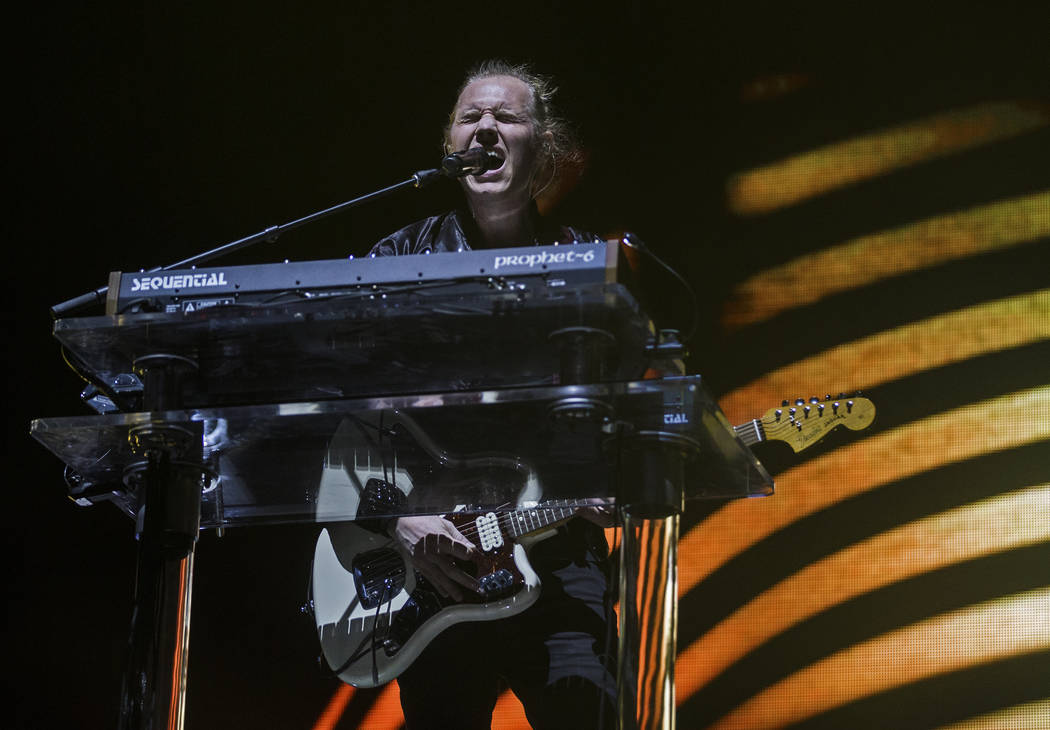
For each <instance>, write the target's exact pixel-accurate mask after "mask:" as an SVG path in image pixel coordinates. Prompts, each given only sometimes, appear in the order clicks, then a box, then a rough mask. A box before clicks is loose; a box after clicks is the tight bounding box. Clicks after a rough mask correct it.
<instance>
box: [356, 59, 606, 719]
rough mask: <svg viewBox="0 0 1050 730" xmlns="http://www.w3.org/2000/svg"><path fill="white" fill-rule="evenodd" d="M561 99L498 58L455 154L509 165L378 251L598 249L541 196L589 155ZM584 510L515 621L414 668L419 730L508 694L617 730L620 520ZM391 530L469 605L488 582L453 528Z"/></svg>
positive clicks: (409, 706) (471, 184)
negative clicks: (475, 573)
mask: <svg viewBox="0 0 1050 730" xmlns="http://www.w3.org/2000/svg"><path fill="white" fill-rule="evenodd" d="M553 93H554V89H553V87H552V85H551V84H550V82H549V81H548V80H547V79H544V78H542V77H540V76H538V75H536V74H535V73H533V72H532V71H531V70H530V69H529V68H528V67H527V66H519V65H510V64H507V63H504V62H502V61H487V62H485V63H482V64H480V65H478V66H477V67H476V68H474V69H473V70H472V71H471V72H470V73H469V74H468V75H467V77H466V80H465V81H464V83H463V85H462V86H461V87H460V91H459V94H458V97H457V99H456V103H455V106H454V107H453V109H452V113H451V114H450V115H449V121H448V125H447V126H446V128H445V151H446V154H449V153H452V152H454V151H463V150H468V149H474V148H483V149H484V150H486V151H490V152H491V153H492V154H493V155H495V156H496V158H498V166H497V167H495V169H490V170H487V171H485V172H483V173H481V174H478V175H473V176H467V177H465V178H463V179H462V186H463V191H464V194H465V197H466V207H465V208H464V209H459V210H455V211H452V212H449V213H445V214H443V215H437V216H432V217H430V218H426V219H424V220H422V221H418V222H416V223H413V224H411V225H409V226H406V227H405V228H402V229H401V230H399V231H397V232H395V233H393V234H391V235H390V236H387V237H386V238H384V239H383V240H381V241H380V242H379V243H378V244H376V246H375V247H374V248H373V250H372V254H373V255H376V256H385V255H404V254H420V253H433V254H445V253H452V252H456V251H464V250H469V249H478V248H504V247H512V246H528V245H533V244H552V243H559V244H568V245H571V244H573V243H578V242H590V241H594V240H595V239H594V237H593V236H586V235H584V234H581V233H580V232H579V231H577V230H576V229H573V228H569V227H559V226H551V225H550V224H549V223H547V222H546V221H544V220H543V218H542V217H541V216H540V215H539V212H538V209H537V206H536V198H537V196H538V195H539V194H540V193H541V192H542V191H543V190H544V189H546V188H548V187H549V186H551V185H552V184H553V183H554V182H555V181H556V180H557V178H558V175H559V173H560V172H561V171H564V169H565V167H566V166H567V165H570V164H573V163H575V162H577V161H578V158H579V152H578V150H577V148H576V145H575V143H574V141H573V138H572V136H571V134H570V133H569V131H568V127H567V125H566V124H565V122H564V121H562V120H561V119H560V118H559V117H558V116H557V114H556V113H555V111H554V108H553V106H552V97H553ZM494 164H495V163H494ZM581 516H582V517H583V518H585V519H580V518H579V517H577V518H574V519H572V520H570V521H569V522H568V523H566V524H565V525H563V526H562V527H561V528H559V530H558V533H557V534H556V535H555V536H554V537H551V538H550V539H547V540H545V541H543V542H541V543H539V544H538V545H537V546H536V547H535V548H534V549H533V551H532V553H531V554H530V560H531V562H532V564H533V567H534V568H535V569H536V572H537V574H538V575H539V576H540V579H541V582H542V589H541V593H540V597H539V599H538V601H537V602H536V604H534V605H533V606H531V607H530V608H528V609H526V610H525V611H524V612H522V613H520V614H518V615H516V616H512V617H509V618H505V619H501V620H496V621H484V622H473V623H461V624H457V625H454V626H452V627H450V628H449V629H446V630H445V631H443V632H442V633H441V634H439V635H438V636H437V638H435V639H434V640H433V641H432V642H431V643H430V645H429V646H428V647H427V648H426V649H425V650H424V651H423V653H422V654H421V655H420V656H419V657H418V658H417V659H416V661H415V662H414V663H413V664H412V665H411V666H410V667H409V668H408V669H407V670H405V671H404V672H403V673H402V674H401V676H400V677H399V678H398V682H399V684H400V690H401V705H402V708H403V710H404V713H405V719H406V721H407V724H408V727H409V728H411V729H412V730H417V729H418V728H428V727H432V728H453V727H454V728H488V727H489V726H490V723H491V716H492V709H493V707H494V706H495V703H496V699H497V697H498V695H499V693H500V691H501V690H502V689H503V688H504V687H506V686H509V687H510V689H511V690H513V691H514V693H515V694H516V695H517V696H518V698H519V699H520V700H521V702H522V704H523V705H524V707H525V712H526V715H527V717H528V719H529V722H530V723H531V724H532V726H533V727H534V728H566V727H571V728H577V729H578V730H584V729H586V728H598V727H614V726H615V717H616V671H615V662H614V659H613V658H612V655H613V653H614V652H615V645H616V642H615V634H614V632H613V630H612V628H611V626H610V621H609V619H610V618H611V611H610V606H611V598H610V596H609V581H608V565H607V558H608V545H607V544H606V541H605V536H604V533H603V531H602V528H601V525H607V524H609V522H610V519H609V513H608V512H606V511H604V510H602V509H599V508H591V509H588V510H584V511H583V512H581ZM387 530H388V532H389V533H390V534H391V535H392V536H393V537H394V539H395V540H396V541H397V542H399V543H400V544H401V545H402V547H404V548H405V549H406V550H407V551H408V552H409V554H411V555H412V560H413V564H414V567H415V568H416V570H418V571H419V572H420V573H421V574H422V575H423V576H425V577H426V578H427V579H428V581H429V582H430V583H431V584H432V585H433V586H434V587H435V588H436V589H437V590H438V591H439V592H440V593H442V594H443V595H445V596H447V597H451V598H453V599H457V600H460V599H462V598H463V596H464V593H465V592H467V591H472V590H474V589H475V588H476V587H477V586H476V584H475V580H474V578H473V577H471V576H470V575H469V574H468V573H467V572H465V571H463V570H462V569H460V567H458V566H457V564H456V562H455V561H456V560H461V561H462V560H467V561H469V560H471V559H472V558H473V557H474V556H475V555H476V550H477V548H476V546H475V545H473V544H472V543H471V542H470V541H469V540H468V539H467V538H465V537H464V536H463V535H462V534H461V533H460V532H459V531H458V530H457V529H456V528H455V526H454V525H453V524H452V523H451V522H449V521H448V520H446V519H444V518H442V517H440V516H428V515H421V516H409V517H401V518H399V519H396V520H394V521H392V522H391V523H389V525H388V527H387Z"/></svg>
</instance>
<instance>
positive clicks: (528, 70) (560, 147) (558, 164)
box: [443, 59, 583, 197]
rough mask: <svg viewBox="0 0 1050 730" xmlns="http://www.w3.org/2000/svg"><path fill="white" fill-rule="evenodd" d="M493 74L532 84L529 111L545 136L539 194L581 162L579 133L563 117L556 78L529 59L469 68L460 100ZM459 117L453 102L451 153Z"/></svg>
mask: <svg viewBox="0 0 1050 730" xmlns="http://www.w3.org/2000/svg"><path fill="white" fill-rule="evenodd" d="M492 76H510V77H511V78H515V79H518V80H519V81H521V82H522V83H523V84H525V85H526V86H527V87H528V88H529V92H530V94H531V103H530V109H529V113H530V116H531V117H532V125H533V129H534V132H535V135H536V138H537V139H542V140H543V142H542V147H541V149H540V158H539V164H538V165H537V169H536V174H535V177H534V182H533V191H532V196H533V197H536V196H537V195H539V193H540V192H542V191H543V190H544V189H545V188H547V187H548V186H550V185H551V184H552V183H554V182H556V181H557V179H558V177H559V175H560V171H564V170H565V169H566V168H568V167H570V166H575V165H579V164H580V163H581V162H582V159H583V155H582V153H581V151H580V147H579V143H578V142H577V140H576V135H575V133H574V132H573V130H572V128H571V127H570V126H569V123H568V122H567V121H566V120H565V119H563V118H562V117H561V116H560V114H559V113H558V111H557V109H556V108H555V106H554V95H555V93H557V91H558V88H557V87H556V86H555V85H554V83H553V81H552V80H551V79H550V78H548V77H546V76H542V75H540V74H538V73H536V72H535V71H533V70H532V67H531V66H529V64H527V63H509V62H507V61H503V60H501V59H490V60H487V61H482V62H481V63H478V64H477V65H475V66H473V67H472V68H471V69H470V70H469V71H467V75H466V77H465V78H464V79H463V83H462V84H460V87H459V91H457V92H456V103H458V102H459V97H460V96H461V95H462V94H463V91H464V90H465V89H466V88H467V87H468V86H470V85H471V84H472V83H474V82H475V81H478V80H480V79H487V78H491V77H492ZM455 121H456V107H455V105H453V107H452V111H451V112H450V113H449V116H448V122H447V123H446V124H445V129H444V134H443V138H444V150H445V154H450V153H451V152H453V151H454V150H453V149H452V143H451V140H452V125H453V124H454V123H455ZM537 180H543V181H544V183H543V186H542V187H540V188H539V189H536V183H535V181H537Z"/></svg>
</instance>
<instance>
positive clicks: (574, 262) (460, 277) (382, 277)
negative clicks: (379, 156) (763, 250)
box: [106, 240, 620, 314]
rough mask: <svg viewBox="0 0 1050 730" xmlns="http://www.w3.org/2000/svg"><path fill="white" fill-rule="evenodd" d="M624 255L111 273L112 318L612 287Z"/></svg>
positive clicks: (508, 255) (486, 254)
mask: <svg viewBox="0 0 1050 730" xmlns="http://www.w3.org/2000/svg"><path fill="white" fill-rule="evenodd" d="M619 250H620V246H619V241H615V240H614V241H599V242H595V243H577V244H567V245H565V244H563V245H557V244H556V245H550V246H528V247H522V248H504V249H481V250H476V251H475V250H472V251H460V252H457V253H454V254H451V253H437V254H420V255H415V256H381V257H365V258H353V257H351V258H347V259H333V260H327V261H295V262H285V263H276V264H261V265H250V266H215V267H208V268H191V269H181V270H180V269H173V270H161V271H152V272H146V271H140V272H113V273H112V274H110V280H109V285H110V286H109V296H108V298H107V301H106V313H107V314H126V313H138V312H166V313H179V312H181V313H184V314H189V313H193V312H197V311H199V310H201V309H208V308H212V307H222V306H231V305H260V304H262V305H265V304H271V303H279V302H286V301H290V300H295V299H313V298H319V297H333V296H342V297H347V296H353V295H355V294H360V295H362V296H372V295H376V294H378V295H383V294H388V293H395V292H398V291H406V290H407V291H415V292H419V291H426V290H427V289H428V288H438V289H441V291H442V292H443V293H448V290H449V288H450V287H455V286H456V285H461V286H465V287H468V288H470V289H473V290H475V291H476V290H478V289H484V288H488V289H499V290H514V289H519V288H520V289H524V288H533V287H543V288H557V287H572V286H580V285H586V284H602V283H613V282H615V281H616V279H617V265H618V255H619Z"/></svg>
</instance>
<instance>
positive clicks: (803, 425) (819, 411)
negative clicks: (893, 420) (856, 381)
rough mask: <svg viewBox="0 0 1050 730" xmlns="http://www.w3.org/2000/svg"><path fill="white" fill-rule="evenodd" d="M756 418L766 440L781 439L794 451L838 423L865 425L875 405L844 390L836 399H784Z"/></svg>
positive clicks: (851, 426) (854, 428)
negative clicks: (778, 404)
mask: <svg viewBox="0 0 1050 730" xmlns="http://www.w3.org/2000/svg"><path fill="white" fill-rule="evenodd" d="M759 420H760V421H761V422H762V428H763V430H764V431H765V436H766V438H767V439H769V440H770V441H785V442H787V443H788V445H790V446H791V448H792V449H793V450H794V451H795V452H796V453H798V452H799V451H802V450H803V449H807V448H809V447H810V446H812V445H813V444H815V443H817V442H818V441H820V440H821V439H822V438H824V437H825V436H827V435H828V434H829V433H830V432H831V431H832V430H833V429H835V428H838V427H839V426H845V427H846V428H848V429H850V430H851V431H860V430H861V429H865V428H867V427H868V426H870V425H871V422H872V421H874V420H875V404H874V403H872V402H871V401H870V400H868V399H867V398H860V397H857V396H848V395H846V394H844V393H840V394H839V395H838V397H836V398H832V397H831V396H830V395H828V396H825V397H824V398H823V399H820V398H816V397H813V398H810V399H809V400H803V399H802V398H797V399H795V400H794V401H784V402H783V403H782V404H781V405H780V407H779V408H770V409H769V410H768V411H766V414H765V415H764V416H762V418H761V419H759Z"/></svg>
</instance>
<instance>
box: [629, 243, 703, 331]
mask: <svg viewBox="0 0 1050 730" xmlns="http://www.w3.org/2000/svg"><path fill="white" fill-rule="evenodd" d="M620 240H621V241H622V242H623V244H624V245H625V246H628V247H630V248H632V249H634V250H635V251H639V252H641V253H643V254H645V255H646V256H648V257H649V258H650V259H652V260H653V261H654V262H655V263H656V264H657V265H658V266H659V267H660V268H662V269H663V270H664V271H666V272H667V273H669V274H670V275H671V276H673V277H674V278H675V279H677V280H678V282H679V283H680V284H681V285H682V288H683V289H685V291H686V293H687V294H688V295H689V302H690V304H691V305H692V314H693V318H692V322H690V323H689V330H688V331H687V332H686V334H685V336H683V337H682V342H683V343H685V342H688V341H689V340H690V339H692V337H693V335H695V334H696V330H697V327H698V326H699V324H700V304H699V302H698V300H697V298H696V292H695V291H694V290H693V287H692V286H690V284H689V282H688V281H686V280H685V277H683V276H682V275H681V274H679V273H678V272H677V271H675V270H674V269H673V268H671V266H670V265H668V264H667V263H666V262H665V261H664V260H663V259H661V258H660V257H659V256H657V255H656V253H654V252H653V250H652V249H651V248H649V247H648V246H646V245H645V244H644V243H643V242H642V241H640V240H638V239H637V238H635V237H634V235H633V234H631V233H625V234H623V236H622V237H621V238H620Z"/></svg>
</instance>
